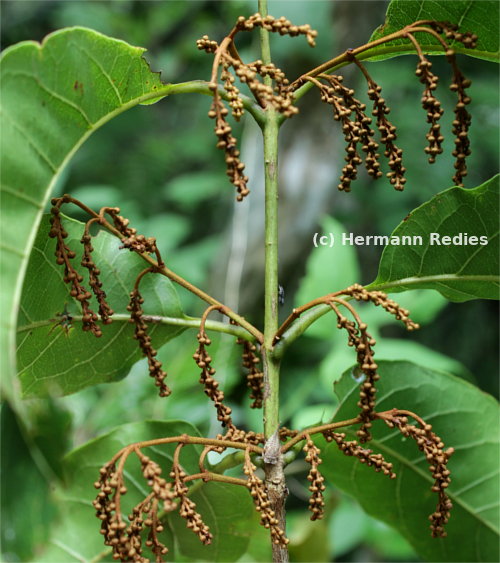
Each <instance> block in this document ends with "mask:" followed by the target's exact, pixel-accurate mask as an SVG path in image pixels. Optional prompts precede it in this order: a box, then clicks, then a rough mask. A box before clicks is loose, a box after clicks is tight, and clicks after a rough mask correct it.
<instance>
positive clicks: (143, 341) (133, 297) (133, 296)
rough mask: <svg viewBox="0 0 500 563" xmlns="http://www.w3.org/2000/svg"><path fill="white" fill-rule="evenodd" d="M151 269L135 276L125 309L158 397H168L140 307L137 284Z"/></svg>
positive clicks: (140, 296)
mask: <svg viewBox="0 0 500 563" xmlns="http://www.w3.org/2000/svg"><path fill="white" fill-rule="evenodd" d="M151 271H152V269H151V268H146V270H144V271H142V272H141V273H140V274H139V276H138V277H137V280H136V282H135V286H134V289H133V290H132V291H131V292H130V302H129V304H128V305H127V310H128V311H130V322H131V323H134V325H135V331H134V338H135V339H136V340H137V341H138V342H139V347H140V348H141V350H142V353H143V354H144V356H146V358H147V359H148V366H149V375H150V377H152V378H153V379H154V380H155V385H156V387H158V389H159V395H160V397H168V396H169V395H170V393H171V390H170V389H169V387H168V386H167V384H166V383H165V378H166V377H167V374H166V372H165V371H164V370H163V369H162V363H161V362H160V361H159V360H157V359H156V355H157V353H158V352H157V350H155V349H154V348H153V345H152V344H151V336H150V335H149V334H148V324H147V322H146V321H145V320H144V311H143V309H142V304H143V303H144V298H143V297H142V295H141V293H140V291H139V284H140V282H141V280H142V278H143V277H144V275H145V274H147V273H148V272H151Z"/></svg>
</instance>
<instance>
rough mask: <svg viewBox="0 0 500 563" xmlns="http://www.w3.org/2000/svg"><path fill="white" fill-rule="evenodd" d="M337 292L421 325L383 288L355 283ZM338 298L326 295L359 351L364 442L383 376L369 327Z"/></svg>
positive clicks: (360, 433)
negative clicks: (342, 308)
mask: <svg viewBox="0 0 500 563" xmlns="http://www.w3.org/2000/svg"><path fill="white" fill-rule="evenodd" d="M336 295H337V296H339V297H340V296H348V297H352V298H354V299H355V300H356V301H371V302H372V303H373V304H374V305H377V306H380V307H382V308H383V309H385V310H386V311H387V312H388V313H390V314H391V315H394V316H395V318H396V319H397V320H400V321H402V322H403V323H404V325H405V326H406V328H407V329H408V330H414V329H417V328H418V324H416V323H414V322H413V321H412V320H411V319H410V318H409V312H408V311H407V310H406V309H404V308H402V307H400V306H399V305H398V304H397V303H396V302H395V301H393V300H392V299H389V298H388V297H387V295H386V294H385V293H383V292H382V291H368V290H367V289H365V288H364V287H363V286H361V285H359V284H354V285H352V286H350V287H348V288H346V289H344V290H342V291H340V292H338V293H337V294H336ZM339 297H328V296H327V298H326V299H325V301H326V303H328V305H330V307H331V308H332V310H333V311H334V312H335V314H336V316H337V327H338V328H340V329H344V330H346V332H347V343H348V345H349V346H352V347H353V348H354V349H355V350H356V354H357V358H356V359H357V363H358V366H359V368H360V370H361V372H362V373H363V374H364V376H365V377H364V380H363V381H362V383H361V390H360V397H359V401H358V406H359V407H360V408H361V414H360V418H361V420H362V422H363V424H362V425H361V428H360V429H359V430H358V432H357V434H358V437H359V439H360V441H361V442H367V441H368V440H370V438H371V434H370V428H371V424H372V423H371V421H372V420H373V416H374V412H375V395H376V388H375V383H376V382H377V381H378V380H379V379H380V376H379V374H378V372H377V370H378V365H377V364H376V363H375V361H374V359H373V357H374V352H373V346H375V344H376V341H375V339H374V338H372V337H371V335H370V333H369V332H368V330H367V329H368V326H367V325H366V323H363V322H362V321H361V319H360V317H359V316H358V314H357V313H356V311H355V310H354V309H353V307H352V306H351V305H350V304H349V303H348V302H347V301H345V300H343V299H340V298H339ZM340 306H342V307H344V308H345V309H347V310H348V311H349V312H350V313H351V315H352V317H353V318H354V320H350V319H349V318H347V317H345V316H344V315H343V314H342V312H341V311H340V308H339V307H340Z"/></svg>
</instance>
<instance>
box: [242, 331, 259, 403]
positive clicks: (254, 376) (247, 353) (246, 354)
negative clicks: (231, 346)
mask: <svg viewBox="0 0 500 563" xmlns="http://www.w3.org/2000/svg"><path fill="white" fill-rule="evenodd" d="M237 343H238V344H242V345H243V367H245V368H246V369H247V370H248V372H247V386H248V387H250V389H251V391H252V392H251V394H250V399H253V403H252V404H251V405H250V408H252V409H260V408H262V401H263V399H264V373H263V372H262V369H260V368H259V365H258V364H259V363H260V359H259V357H258V356H257V354H256V353H255V352H256V350H257V347H256V346H255V344H252V343H251V342H248V340H244V339H238V341H237Z"/></svg>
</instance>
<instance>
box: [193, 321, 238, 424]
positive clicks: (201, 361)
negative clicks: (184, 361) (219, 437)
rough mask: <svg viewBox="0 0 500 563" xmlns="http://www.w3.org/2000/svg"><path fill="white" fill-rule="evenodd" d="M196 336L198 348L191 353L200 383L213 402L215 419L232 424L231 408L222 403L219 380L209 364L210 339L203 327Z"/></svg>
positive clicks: (222, 394) (210, 360)
mask: <svg viewBox="0 0 500 563" xmlns="http://www.w3.org/2000/svg"><path fill="white" fill-rule="evenodd" d="M196 338H197V339H198V349H197V350H196V352H195V354H194V355H193V359H194V361H195V362H196V365H197V366H198V367H199V368H201V374H200V383H202V384H203V386H204V388H205V394H206V395H207V397H209V399H210V400H211V401H213V402H214V405H215V408H216V410H217V420H218V421H219V422H220V423H221V424H222V426H224V427H228V426H232V425H233V424H232V420H231V409H230V407H228V406H226V405H225V404H224V392H223V391H221V390H220V389H219V382H218V381H217V380H216V379H215V378H214V375H215V368H213V367H212V366H211V365H210V364H211V362H212V358H211V356H209V354H208V352H207V350H206V347H207V346H210V344H211V343H212V341H211V340H210V338H208V336H207V334H206V332H205V331H204V330H203V329H200V332H199V333H198V334H197V335H196Z"/></svg>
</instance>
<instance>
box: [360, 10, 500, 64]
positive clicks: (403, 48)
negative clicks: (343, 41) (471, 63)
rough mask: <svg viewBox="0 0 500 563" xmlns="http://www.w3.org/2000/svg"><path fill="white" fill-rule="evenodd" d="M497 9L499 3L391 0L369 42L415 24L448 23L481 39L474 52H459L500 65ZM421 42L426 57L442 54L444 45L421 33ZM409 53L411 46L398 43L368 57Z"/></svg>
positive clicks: (412, 50) (460, 48) (377, 49)
mask: <svg viewBox="0 0 500 563" xmlns="http://www.w3.org/2000/svg"><path fill="white" fill-rule="evenodd" d="M498 8H499V3H498V2H497V0H453V1H450V0H441V1H436V0H392V2H391V3H390V4H389V7H388V9H387V14H386V19H385V23H384V24H383V25H382V26H380V27H379V28H377V29H376V30H375V32H374V33H373V35H372V36H371V38H370V41H375V40H376V39H379V38H380V37H385V36H386V35H390V34H391V33H394V32H395V31H398V30H400V29H402V28H403V27H405V26H406V25H408V24H410V23H412V22H415V21H419V20H435V21H445V22H451V23H455V24H458V25H459V31H461V32H465V31H471V32H473V33H475V34H476V35H477V36H478V42H477V47H476V48H475V49H466V48H464V46H463V45H461V44H460V43H458V44H455V45H454V48H455V49H456V51H457V52H459V53H465V54H467V55H470V56H472V57H477V58H479V59H485V60H487V61H495V62H497V61H498V60H499V52H498V37H499V29H498V21H499V12H498ZM418 40H419V42H421V44H422V47H423V50H424V51H425V52H426V53H443V47H442V46H441V44H440V43H439V42H438V41H436V39H435V38H434V37H432V36H431V35H429V34H428V33H425V34H424V33H419V34H418ZM408 53H415V48H414V47H413V45H412V44H411V42H410V41H409V40H408V39H398V40H395V41H391V42H388V43H385V44H384V45H381V46H379V47H375V48H374V49H371V50H370V51H367V53H366V54H365V56H366V57H367V58H369V59H370V60H381V59H386V58H389V57H394V56H397V55H405V54H408Z"/></svg>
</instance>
